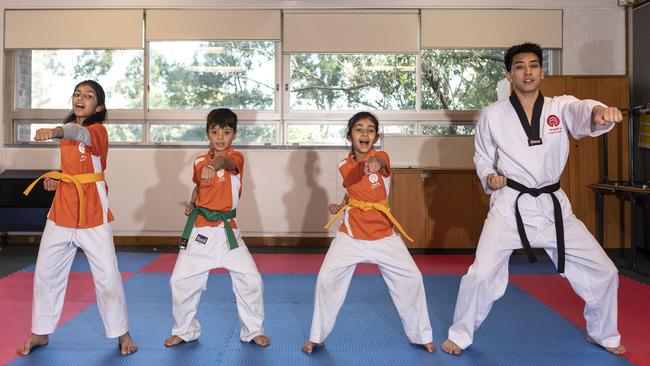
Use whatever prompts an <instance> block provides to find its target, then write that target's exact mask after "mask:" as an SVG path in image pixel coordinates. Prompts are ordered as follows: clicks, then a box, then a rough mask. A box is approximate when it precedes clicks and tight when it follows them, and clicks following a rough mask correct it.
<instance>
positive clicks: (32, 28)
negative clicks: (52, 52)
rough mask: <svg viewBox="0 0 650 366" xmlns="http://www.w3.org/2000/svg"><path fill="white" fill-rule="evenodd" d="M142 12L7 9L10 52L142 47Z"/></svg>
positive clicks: (6, 23)
mask: <svg viewBox="0 0 650 366" xmlns="http://www.w3.org/2000/svg"><path fill="white" fill-rule="evenodd" d="M143 30H144V27H143V11H142V10H7V11H6V12H5V48H8V49H138V48H143V46H144V42H143V39H144V37H143Z"/></svg>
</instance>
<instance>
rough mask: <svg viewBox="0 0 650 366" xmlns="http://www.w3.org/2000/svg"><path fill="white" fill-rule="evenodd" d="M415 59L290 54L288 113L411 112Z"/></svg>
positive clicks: (400, 56) (413, 98) (413, 107)
mask: <svg viewBox="0 0 650 366" xmlns="http://www.w3.org/2000/svg"><path fill="white" fill-rule="evenodd" d="M415 59H416V57H415V55H372V54H365V55H363V54H361V55H351V54H314V53H311V54H297V55H291V56H290V60H291V61H290V63H291V64H290V72H291V85H290V87H291V96H290V98H291V110H294V111H332V110H359V109H366V110H409V109H410V110H412V109H415V99H416V97H415V93H416V90H415Z"/></svg>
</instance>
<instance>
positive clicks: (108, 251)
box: [32, 220, 129, 338]
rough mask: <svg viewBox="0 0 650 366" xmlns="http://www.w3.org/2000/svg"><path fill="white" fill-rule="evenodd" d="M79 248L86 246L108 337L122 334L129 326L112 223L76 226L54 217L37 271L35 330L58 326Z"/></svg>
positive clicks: (50, 330)
mask: <svg viewBox="0 0 650 366" xmlns="http://www.w3.org/2000/svg"><path fill="white" fill-rule="evenodd" d="M77 248H81V249H83V251H84V253H85V254H86V257H87V258H88V263H89V264H90V270H91V272H92V275H93V281H94V282H95V293H96V295H97V306H98V308H99V314H100V315H101V317H102V321H103V322H104V330H105V332H106V336H107V337H108V338H115V337H119V336H121V335H122V334H124V333H126V332H127V331H128V329H129V328H128V320H127V313H126V301H125V299H124V286H123V285H122V277H121V275H120V271H119V269H118V268H117V257H116V256H115V246H114V244H113V231H112V228H111V225H110V224H109V223H105V224H103V225H100V226H96V227H93V228H87V229H75V228H69V227H64V226H59V225H57V224H55V223H54V221H52V220H47V224H46V225H45V229H44V230H43V236H42V239H41V244H40V248H39V250H38V259H37V260H36V269H35V270H34V298H33V301H32V333H34V334H51V333H53V332H54V330H55V329H56V325H57V323H58V322H59V319H60V318H61V311H62V309H63V299H64V298H65V291H66V288H67V285H68V277H69V275H70V268H71V267H72V261H73V260H74V257H75V254H76V253H77Z"/></svg>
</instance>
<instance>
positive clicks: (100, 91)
mask: <svg viewBox="0 0 650 366" xmlns="http://www.w3.org/2000/svg"><path fill="white" fill-rule="evenodd" d="M82 85H88V86H90V87H91V88H93V90H94V91H95V95H96V96H97V106H98V107H103V108H102V109H101V110H100V111H99V112H97V111H95V113H93V114H92V115H90V116H88V117H86V119H84V121H83V123H82V124H81V125H82V126H88V125H92V124H93V123H104V121H105V120H106V116H108V111H107V110H106V93H104V88H102V86H101V85H99V83H98V82H96V81H95V80H84V81H82V82H80V83H79V84H77V85H76V86H75V87H74V90H75V91H76V90H77V88H78V87H80V86H82ZM72 93H73V95H74V91H73V92H72ZM76 119H77V116H75V114H74V110H72V111H70V114H69V115H68V116H67V117H66V118H65V119H64V120H63V123H64V124H65V123H68V122H73V121H74V120H76Z"/></svg>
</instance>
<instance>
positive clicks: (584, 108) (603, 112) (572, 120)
mask: <svg viewBox="0 0 650 366" xmlns="http://www.w3.org/2000/svg"><path fill="white" fill-rule="evenodd" d="M559 98H561V99H560V103H561V104H562V105H561V112H560V113H561V120H562V121H563V122H564V124H565V125H566V127H567V129H568V130H569V132H571V135H572V136H573V137H574V138H575V139H577V140H579V139H581V138H583V137H587V136H591V137H596V136H600V135H602V134H604V133H606V132H609V131H610V130H611V129H612V128H614V124H615V123H618V122H621V121H622V120H623V115H622V113H621V111H620V110H619V109H618V108H615V107H607V106H605V105H604V104H602V103H600V102H597V101H595V100H590V99H584V100H579V99H577V98H575V97H573V96H563V97H559Z"/></svg>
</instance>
